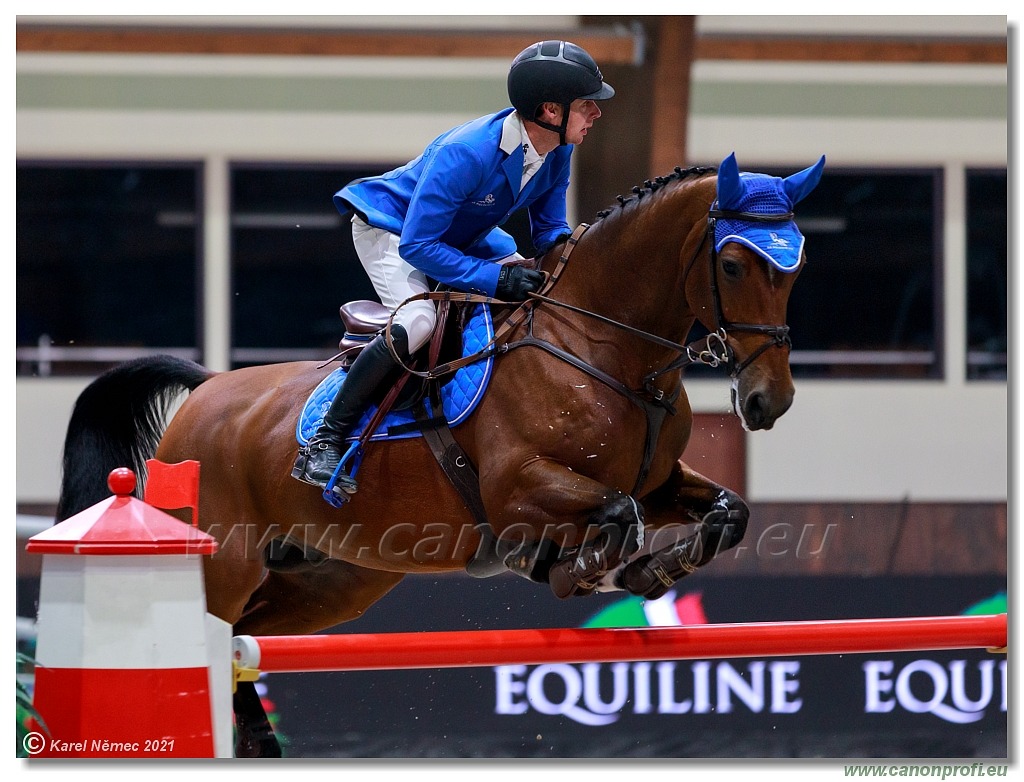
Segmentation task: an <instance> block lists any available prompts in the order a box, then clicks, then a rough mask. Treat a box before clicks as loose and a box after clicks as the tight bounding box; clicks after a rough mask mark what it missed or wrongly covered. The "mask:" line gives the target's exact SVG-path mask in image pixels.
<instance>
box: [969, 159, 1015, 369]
mask: <svg viewBox="0 0 1024 782" xmlns="http://www.w3.org/2000/svg"><path fill="white" fill-rule="evenodd" d="M1006 201H1007V192H1006V171H1005V169H1004V170H1000V171H968V172H967V377H968V378H969V379H995V380H1006V313H1007V311H1008V303H1007V286H1006V236H1007V231H1008V225H1009V224H1008V223H1007V219H1006Z"/></svg>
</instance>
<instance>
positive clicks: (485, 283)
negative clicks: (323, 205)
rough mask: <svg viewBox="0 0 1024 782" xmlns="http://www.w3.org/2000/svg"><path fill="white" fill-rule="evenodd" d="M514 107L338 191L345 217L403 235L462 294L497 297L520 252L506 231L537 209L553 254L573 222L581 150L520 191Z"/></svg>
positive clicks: (567, 152) (568, 151) (407, 246)
mask: <svg viewBox="0 0 1024 782" xmlns="http://www.w3.org/2000/svg"><path fill="white" fill-rule="evenodd" d="M512 111H513V109H511V108H508V109H504V110H503V111H499V112H498V113H496V114H491V115H489V116H486V117H480V118H479V119H475V120H473V121H471V122H467V123H466V124H464V125H460V126H458V127H456V128H453V129H452V130H449V131H447V132H445V133H442V134H441V135H440V136H438V137H437V138H436V139H434V140H433V141H432V142H431V143H430V145H429V146H428V147H427V148H426V149H425V150H424V151H423V154H421V155H420V156H419V157H417V158H416V159H415V160H412V161H411V162H409V163H407V164H406V165H404V166H401V167H399V168H396V169H394V170H393V171H389V172H388V173H386V174H382V175H380V176H375V177H367V178H365V179H357V180H355V181H353V182H351V183H349V184H348V185H346V186H345V187H343V188H342V189H341V190H339V191H338V192H337V193H335V194H334V204H335V206H336V207H337V208H338V210H339V211H340V212H341V213H342V214H345V213H347V212H350V211H352V212H355V213H356V214H357V215H359V216H360V217H361V218H362V219H363V220H364V221H365V222H366V223H367V224H369V225H372V226H374V227H375V228H382V229H384V230H386V231H390V232H391V233H394V234H398V235H399V236H401V242H400V244H399V252H400V253H401V256H402V258H403V259H405V260H406V261H408V262H409V263H410V264H412V265H413V266H414V267H416V268H417V269H419V270H420V271H422V272H423V273H424V274H426V275H427V276H428V277H432V278H433V279H435V280H437V281H438V282H441V283H444V284H446V285H449V286H451V287H453V288H455V289H457V290H461V291H468V292H472V293H482V294H485V295H487V296H493V295H494V292H495V288H496V286H497V284H498V272H499V271H500V270H501V266H500V265H499V264H497V263H495V261H500V260H502V259H504V258H507V257H508V256H510V255H512V254H514V253H515V252H516V249H517V248H516V243H515V240H514V239H513V238H512V237H511V236H510V235H509V234H508V233H507V232H505V231H503V230H502V229H501V228H500V227H499V226H501V225H502V224H503V223H504V222H505V221H506V220H508V218H509V217H511V216H512V214H514V213H515V212H517V211H519V210H520V209H524V208H525V209H528V210H529V216H530V232H531V235H532V239H533V245H534V248H535V249H536V250H537V251H538V252H544V251H545V250H547V249H548V248H549V247H550V246H551V245H553V244H554V243H555V241H556V240H557V239H558V237H559V236H560V235H562V234H567V233H569V230H570V229H569V225H568V223H566V215H565V194H566V190H567V188H568V186H569V161H570V158H571V156H572V150H573V147H572V145H571V144H570V145H566V146H561V147H557V148H555V149H553V150H551V151H550V152H549V153H548V154H547V156H546V157H545V158H544V164H543V165H542V166H541V167H540V169H539V170H538V171H537V173H535V174H534V175H533V177H532V178H531V179H530V180H529V181H528V182H527V183H526V187H524V188H523V189H522V192H520V190H519V185H520V182H521V180H522V175H523V157H524V152H523V147H522V146H521V145H520V146H516V147H515V149H513V150H512V152H511V153H506V152H504V151H503V150H502V149H501V147H500V143H501V134H502V123H503V122H504V121H505V118H506V117H507V116H508V115H509V114H510V113H511V112H512Z"/></svg>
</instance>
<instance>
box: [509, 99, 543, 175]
mask: <svg viewBox="0 0 1024 782" xmlns="http://www.w3.org/2000/svg"><path fill="white" fill-rule="evenodd" d="M498 146H499V147H500V148H501V151H502V152H504V153H505V154H507V155H511V154H512V153H513V152H515V149H516V147H519V146H521V147H523V165H524V167H527V168H529V167H530V166H531V165H532V166H533V167H534V168H540V166H538V165H536V164H537V163H543V162H544V158H545V156H546V154H547V153H545V154H544V155H539V154H537V150H536V149H534V148H533V144H532V143H530V137H529V136H528V135H527V134H526V129H525V128H524V127H523V121H522V120H521V119H519V112H517V111H513V112H511V113H510V114H509V115H508V116H507V117H505V121H504V122H503V123H502V125H501V143H500V144H499V145H498Z"/></svg>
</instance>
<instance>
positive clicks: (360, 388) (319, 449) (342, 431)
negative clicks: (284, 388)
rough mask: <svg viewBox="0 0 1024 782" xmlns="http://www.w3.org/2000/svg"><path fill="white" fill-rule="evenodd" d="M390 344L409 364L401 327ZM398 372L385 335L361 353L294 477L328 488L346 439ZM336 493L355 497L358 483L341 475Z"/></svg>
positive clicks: (302, 453) (395, 329) (394, 328)
mask: <svg viewBox="0 0 1024 782" xmlns="http://www.w3.org/2000/svg"><path fill="white" fill-rule="evenodd" d="M391 340H392V344H393V345H394V348H395V352H396V353H397V354H398V355H399V356H400V357H401V358H402V360H403V361H404V360H406V359H407V358H408V350H409V336H408V335H407V334H406V333H405V329H404V328H403V327H402V326H392V327H391ZM396 368H397V365H396V363H395V359H394V357H393V356H392V355H391V351H390V350H388V346H387V345H386V344H385V342H384V335H383V334H380V335H378V336H377V337H376V338H375V339H374V340H373V341H372V342H371V343H370V344H369V345H367V346H366V347H365V348H363V349H362V351H361V352H360V353H359V355H358V356H357V357H356V360H355V361H353V362H352V366H351V367H350V368H349V370H348V374H347V375H346V376H345V382H344V383H342V384H341V389H340V390H339V391H338V395H337V396H336V397H335V398H334V402H332V403H331V407H330V409H329V410H328V411H327V414H326V415H325V416H324V422H323V424H321V425H320V428H319V429H317V430H316V434H314V435H313V436H312V437H311V438H310V440H309V444H308V445H307V446H306V447H305V448H303V449H301V450H300V451H299V457H298V459H296V460H295V467H294V468H293V469H292V477H294V478H298V479H299V480H300V481H305V482H306V483H309V484H312V485H313V486H319V487H320V488H321V489H324V488H326V487H327V484H328V482H329V481H330V480H331V476H332V475H334V471H335V470H336V469H338V463H339V462H340V461H341V457H342V456H343V455H344V453H345V438H346V437H347V436H348V434H349V432H350V431H351V430H352V427H353V426H355V425H356V423H357V422H358V421H359V418H360V417H361V416H362V415H363V413H364V412H365V410H366V408H367V407H369V406H370V403H371V402H373V401H375V400H376V399H377V396H378V391H379V389H380V386H381V385H382V384H383V383H384V381H385V380H386V379H387V378H388V376H389V375H390V374H391V373H392V371H393V370H394V369H396ZM334 487H335V491H337V490H341V491H343V492H345V493H346V494H355V492H356V488H357V486H356V482H355V479H353V478H352V477H351V476H349V475H347V474H346V473H345V472H340V473H338V479H337V481H336V482H335V484H334Z"/></svg>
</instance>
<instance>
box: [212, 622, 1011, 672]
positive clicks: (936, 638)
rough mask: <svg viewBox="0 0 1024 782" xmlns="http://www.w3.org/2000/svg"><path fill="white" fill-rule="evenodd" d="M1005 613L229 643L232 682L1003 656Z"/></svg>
mask: <svg viewBox="0 0 1024 782" xmlns="http://www.w3.org/2000/svg"><path fill="white" fill-rule="evenodd" d="M1006 643H1007V624H1006V614H990V615H982V616H936V617H913V618H901V619H845V620H832V621H818V622H813V621H807V622H759V623H744V624H717V625H697V626H693V627H645V628H575V629H557V630H460V631H453V632H426V633H369V634H343V635H311V636H264V637H254V636H249V635H242V636H236V637H235V638H234V639H233V641H232V654H233V657H234V664H235V669H236V677H237V678H239V679H251V678H253V677H254V675H256V674H257V673H258V672H262V673H302V672H314V671H371V670H403V669H415V668H473V667H482V666H496V665H538V664H543V663H588V662H595V663H608V662H639V661H660V660H696V659H720V658H736V657H786V656H800V655H823V654H862V653H877V652H916V651H938V650H944V649H989V650H990V651H993V652H1002V651H1005V647H1006Z"/></svg>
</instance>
